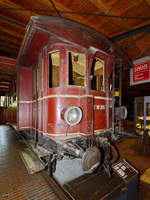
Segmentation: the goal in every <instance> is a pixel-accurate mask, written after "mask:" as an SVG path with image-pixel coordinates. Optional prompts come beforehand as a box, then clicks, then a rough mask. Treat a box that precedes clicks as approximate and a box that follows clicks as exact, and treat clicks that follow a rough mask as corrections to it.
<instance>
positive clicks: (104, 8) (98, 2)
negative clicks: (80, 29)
mask: <svg viewBox="0 0 150 200" xmlns="http://www.w3.org/2000/svg"><path fill="white" fill-rule="evenodd" d="M89 1H90V2H91V3H92V4H93V5H94V6H96V7H97V8H99V9H100V11H103V12H104V13H105V14H109V15H114V16H115V15H116V13H114V12H113V11H112V6H110V5H108V4H107V3H103V2H102V1H101V0H89ZM112 20H114V22H115V23H116V24H118V25H119V26H121V27H122V28H123V29H126V30H128V28H129V27H128V25H127V24H126V23H124V21H123V20H122V19H120V18H117V20H116V18H112ZM99 28H102V27H100V26H99Z"/></svg>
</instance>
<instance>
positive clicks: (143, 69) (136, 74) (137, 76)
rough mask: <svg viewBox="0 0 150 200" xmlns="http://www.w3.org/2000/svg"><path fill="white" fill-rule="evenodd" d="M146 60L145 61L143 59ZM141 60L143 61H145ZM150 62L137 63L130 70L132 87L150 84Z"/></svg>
mask: <svg viewBox="0 0 150 200" xmlns="http://www.w3.org/2000/svg"><path fill="white" fill-rule="evenodd" d="M143 60H144V59H143ZM143 60H141V61H143ZM149 67H150V60H146V61H143V62H140V60H139V62H137V63H135V64H134V65H133V68H132V69H130V85H137V84H141V83H146V82H150V69H149Z"/></svg>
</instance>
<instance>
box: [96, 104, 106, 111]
mask: <svg viewBox="0 0 150 200" xmlns="http://www.w3.org/2000/svg"><path fill="white" fill-rule="evenodd" d="M105 109H106V107H105V105H94V110H105Z"/></svg>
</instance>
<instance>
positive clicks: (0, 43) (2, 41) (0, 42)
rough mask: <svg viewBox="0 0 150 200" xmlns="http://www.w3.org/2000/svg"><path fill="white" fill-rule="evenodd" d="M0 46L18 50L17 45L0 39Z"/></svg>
mask: <svg viewBox="0 0 150 200" xmlns="http://www.w3.org/2000/svg"><path fill="white" fill-rule="evenodd" d="M0 45H2V46H8V47H12V48H14V49H17V50H18V49H20V45H19V44H16V43H13V42H10V41H8V40H1V38H0Z"/></svg>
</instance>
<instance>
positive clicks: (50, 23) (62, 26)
mask: <svg viewBox="0 0 150 200" xmlns="http://www.w3.org/2000/svg"><path fill="white" fill-rule="evenodd" d="M35 33H36V34H35ZM51 37H52V38H54V37H55V38H59V40H61V41H64V42H67V43H73V44H74V45H79V46H82V47H84V48H86V49H89V48H90V47H94V48H95V51H96V49H98V50H101V51H103V52H104V53H105V54H106V53H107V54H112V55H114V56H117V57H120V58H122V59H123V60H124V61H125V63H127V64H128V65H130V64H131V63H130V61H129V59H128V57H127V56H126V55H125V54H124V53H123V52H122V51H121V50H120V49H119V48H118V47H116V46H115V45H114V44H113V43H112V42H111V41H110V40H108V39H107V38H106V37H105V36H103V35H102V34H100V33H98V32H96V31H95V30H92V29H90V28H89V27H87V26H84V25H82V24H79V23H77V22H75V21H71V20H67V19H63V18H56V17H49V16H32V17H31V19H30V22H29V24H28V26H27V29H26V34H25V37H24V40H23V43H22V45H21V49H20V52H19V55H18V59H17V64H18V65H20V66H21V65H22V66H32V65H33V64H34V62H35V60H36V59H37V56H38V53H40V51H41V49H42V47H44V45H47V44H48V42H50V43H51V42H52V40H50V38H51ZM37 44H38V45H37ZM94 48H92V49H93V50H94ZM31 54H32V56H30V55H31ZM33 55H34V56H33ZM27 57H28V59H27Z"/></svg>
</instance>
